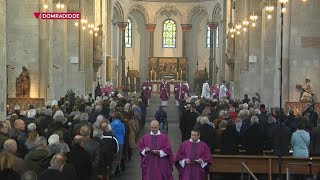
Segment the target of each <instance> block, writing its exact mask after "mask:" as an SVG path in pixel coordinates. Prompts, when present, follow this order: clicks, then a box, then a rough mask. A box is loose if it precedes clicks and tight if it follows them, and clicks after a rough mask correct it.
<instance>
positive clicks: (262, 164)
mask: <svg viewBox="0 0 320 180" xmlns="http://www.w3.org/2000/svg"><path fill="white" fill-rule="evenodd" d="M212 158H213V164H212V165H211V166H210V167H209V172H210V174H211V173H241V171H242V167H241V162H244V163H245V164H246V165H247V166H248V167H249V168H250V170H251V171H252V172H253V173H254V174H256V173H262V174H268V176H269V179H270V180H271V179H272V174H278V173H279V158H278V157H276V156H252V155H213V156H212ZM308 162H310V159H309V158H295V157H291V156H285V157H282V158H281V169H282V171H281V173H282V174H286V170H287V166H288V163H301V164H305V165H303V166H301V165H299V166H296V165H290V174H309V166H308V165H307V164H308ZM311 162H312V164H320V157H314V158H312V161H311ZM319 172H320V166H316V165H313V166H312V174H317V173H319Z"/></svg>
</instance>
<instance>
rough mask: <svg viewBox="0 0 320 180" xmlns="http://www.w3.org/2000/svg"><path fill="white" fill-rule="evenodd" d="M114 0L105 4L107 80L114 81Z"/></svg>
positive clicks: (108, 0)
mask: <svg viewBox="0 0 320 180" xmlns="http://www.w3.org/2000/svg"><path fill="white" fill-rule="evenodd" d="M111 12H112V0H107V1H106V2H105V14H106V17H105V26H104V27H105V30H104V31H105V43H104V44H105V50H106V80H107V81H111V80H112V57H111V30H112V23H111V21H112V13H111Z"/></svg>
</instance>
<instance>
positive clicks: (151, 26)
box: [146, 24, 156, 32]
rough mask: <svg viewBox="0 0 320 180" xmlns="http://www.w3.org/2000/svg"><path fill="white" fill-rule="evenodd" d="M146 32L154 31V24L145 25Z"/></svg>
mask: <svg viewBox="0 0 320 180" xmlns="http://www.w3.org/2000/svg"><path fill="white" fill-rule="evenodd" d="M146 29H147V31H150V32H153V31H154V30H155V29H156V24H146Z"/></svg>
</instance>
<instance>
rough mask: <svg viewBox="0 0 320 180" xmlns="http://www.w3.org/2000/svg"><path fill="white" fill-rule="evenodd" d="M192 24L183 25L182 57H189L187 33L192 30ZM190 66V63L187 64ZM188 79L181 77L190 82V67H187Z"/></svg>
mask: <svg viewBox="0 0 320 180" xmlns="http://www.w3.org/2000/svg"><path fill="white" fill-rule="evenodd" d="M191 28H192V24H181V29H182V57H187V33H188V32H189V31H190V30H191ZM187 66H188V63H187ZM186 71H187V72H186V77H181V78H182V79H185V80H187V81H188V79H187V78H188V77H189V76H188V67H186Z"/></svg>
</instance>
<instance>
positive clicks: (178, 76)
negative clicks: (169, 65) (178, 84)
mask: <svg viewBox="0 0 320 180" xmlns="http://www.w3.org/2000/svg"><path fill="white" fill-rule="evenodd" d="M177 81H179V73H177Z"/></svg>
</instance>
